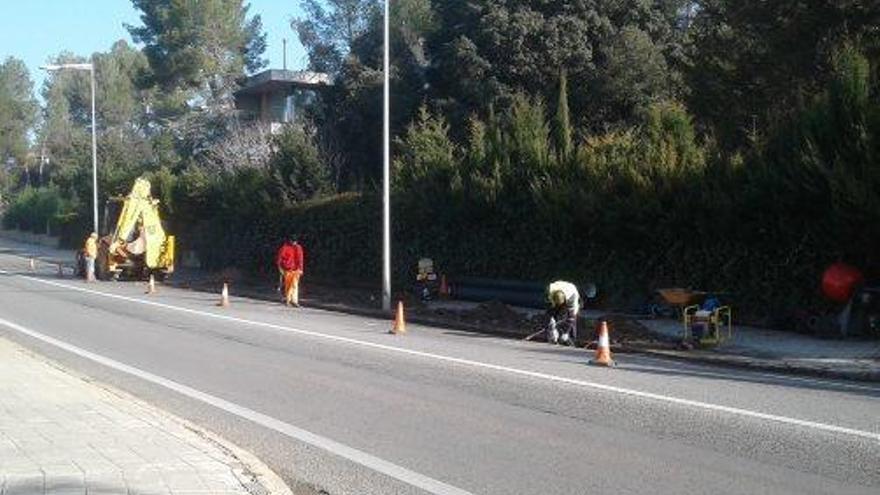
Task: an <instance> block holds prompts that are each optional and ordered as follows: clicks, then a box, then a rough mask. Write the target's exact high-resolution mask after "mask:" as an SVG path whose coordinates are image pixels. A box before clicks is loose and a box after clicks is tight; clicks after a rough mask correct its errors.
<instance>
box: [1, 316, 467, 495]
mask: <svg viewBox="0 0 880 495" xmlns="http://www.w3.org/2000/svg"><path fill="white" fill-rule="evenodd" d="M0 325H2V326H5V327H8V328H10V329H12V330H15V331H17V332H19V333H23V334H25V335H27V336H29V337H32V338H35V339H37V340H41V341H43V342H45V343H47V344H51V345H53V346H55V347H58V348H60V349H64V350H65V351H67V352H70V353H73V354H76V355H77V356H80V357H83V358H86V359H89V360H91V361H94V362H96V363H99V364H102V365H104V366H107V367H108V368H113V369H115V370H117V371H121V372H123V373H127V374H129V375H132V376H136V377H138V378H140V379H142V380H145V381H148V382H150V383H154V384H156V385H160V386H162V387H165V388H167V389H169V390H173V391H175V392H177V393H179V394H182V395H185V396H187V397H189V398H191V399H195V400H198V401H201V402H204V403H206V404H210V405H212V406H214V407H216V408H218V409H222V410H224V411H226V412H228V413H231V414H234V415H236V416H239V417H241V418H244V419H247V420H250V421H252V422H254V423H256V424H258V425H260V426H264V427H266V428H269V429H272V430H275V431H277V432H279V433H282V434H284V435H287V436H288V437H291V438H294V439H296V440H299V441H301V442H304V443H307V444H309V445H312V446H315V447H318V448H320V449H323V450H326V451H328V452H330V453H332V454H335V455H337V456H339V457H342V458H345V459H348V460H350V461H352V462H355V463H357V464H360V465H361V466H365V467H367V468H369V469H372V470H374V471H376V472H379V473H382V474H385V475H387V476H390V477H392V478H394V479H397V480H400V481H402V482H404V483H406V484H408V485H412V486H414V487H416V488H421V489H422V490H426V491H428V492H429V493H433V494H435V495H472V494H471V493H470V492H468V491H466V490H462V489H461V488H457V487H454V486H452V485H449V484H446V483H443V482H442V481H438V480H435V479H434V478H430V477H428V476H425V475H423V474H419V473H416V472H415V471H411V470H409V469H407V468H405V467H402V466H398V465H397V464H394V463H392V462H389V461H386V460H384V459H380V458H378V457H376V456H374V455H371V454H368V453H366V452H363V451H360V450H357V449H355V448H353V447H349V446H348V445H345V444H341V443H339V442H337V441H334V440H331V439H329V438H325V437H322V436H320V435H317V434H315V433H312V432H310V431H307V430H303V429H302V428H298V427H296V426H293V425H292V424H290V423H285V422H284V421H281V420H279V419H275V418H273V417H271V416H267V415H265V414H263V413H260V412H257V411H254V410H253V409H249V408H247V407H244V406H240V405H238V404H235V403H233V402H229V401H227V400H225V399H221V398H219V397H217V396H214V395H211V394H207V393H205V392H201V391H199V390H196V389H194V388H191V387H188V386H186V385H183V384H181V383H178V382H175V381H173V380H169V379H167V378H163V377H161V376H159V375H154V374H153V373H150V372H149V371H144V370H142V369H140V368H135V367H134V366H129V365H127V364H125V363H121V362H119V361H116V360H114V359H110V358H108V357H104V356H102V355H100V354H95V353H93V352H90V351H87V350H85V349H82V348H80V347H77V346H75V345H72V344H68V343H67V342H63V341H61V340H58V339H55V338H53V337H49V336H48V335H44V334H42V333H40V332H37V331H34V330H31V329H28V328H25V327H23V326H21V325H19V324H17V323H13V322H11V321H8V320H5V319H2V318H0Z"/></svg>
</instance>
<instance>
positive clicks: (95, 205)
mask: <svg viewBox="0 0 880 495" xmlns="http://www.w3.org/2000/svg"><path fill="white" fill-rule="evenodd" d="M40 68H41V69H43V70H45V71H49V72H54V71H59V70H64V69H72V70H87V71H89V75H90V76H91V82H92V219H93V221H94V225H95V227H94V232H98V139H97V134H96V133H97V130H96V128H95V65H94V64H56V65H44V66H42V67H40Z"/></svg>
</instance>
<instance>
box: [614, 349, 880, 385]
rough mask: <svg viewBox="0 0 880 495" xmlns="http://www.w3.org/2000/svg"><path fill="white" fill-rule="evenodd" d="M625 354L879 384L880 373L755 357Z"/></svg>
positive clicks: (649, 352) (651, 352)
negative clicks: (811, 365) (796, 363)
mask: <svg viewBox="0 0 880 495" xmlns="http://www.w3.org/2000/svg"><path fill="white" fill-rule="evenodd" d="M617 352H622V353H634V354H642V355H645V356H651V357H660V358H664V359H672V360H676V361H682V362H696V363H702V364H712V365H716V366H725V367H728V368H736V369H748V370H752V371H770V372H776V373H786V374H790V375H799V376H809V377H815V378H832V379H841V380H853V381H860V382H868V383H878V382H880V371H868V370H835V369H828V368H819V367H809V366H801V365H795V364H793V363H790V362H788V361H773V360H769V359H761V358H752V357H748V356H732V355H718V356H711V355H702V354H698V355H692V354H687V355H684V354H682V353H680V352H677V351H665V350H655V349H646V348H642V347H637V346H636V347H630V346H623V347H621V348H619V349H618V350H617Z"/></svg>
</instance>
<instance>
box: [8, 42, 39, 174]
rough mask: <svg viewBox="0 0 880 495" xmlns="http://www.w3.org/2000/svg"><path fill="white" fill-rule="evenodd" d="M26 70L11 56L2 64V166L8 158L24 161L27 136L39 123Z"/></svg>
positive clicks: (21, 63)
mask: <svg viewBox="0 0 880 495" xmlns="http://www.w3.org/2000/svg"><path fill="white" fill-rule="evenodd" d="M33 87H34V84H33V82H31V78H30V75H29V74H28V71H27V67H26V66H25V65H24V62H22V61H21V60H19V59H16V58H12V57H9V58H7V59H6V60H5V61H4V62H3V63H0V166H3V167H5V163H6V161H7V160H8V159H9V158H13V159H15V160H16V161H18V162H19V163H22V162H23V161H24V158H25V155H26V154H27V148H28V133H29V132H30V131H31V130H32V128H33V126H34V124H36V122H37V110H38V107H37V102H36V100H35V99H34V95H33Z"/></svg>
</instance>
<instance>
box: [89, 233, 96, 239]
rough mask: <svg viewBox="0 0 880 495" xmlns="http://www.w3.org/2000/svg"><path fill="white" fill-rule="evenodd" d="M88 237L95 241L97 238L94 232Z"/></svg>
mask: <svg viewBox="0 0 880 495" xmlns="http://www.w3.org/2000/svg"><path fill="white" fill-rule="evenodd" d="M89 237H91V238H92V239H97V238H98V234H97V233H95V232H92V234H91V235H89Z"/></svg>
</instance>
